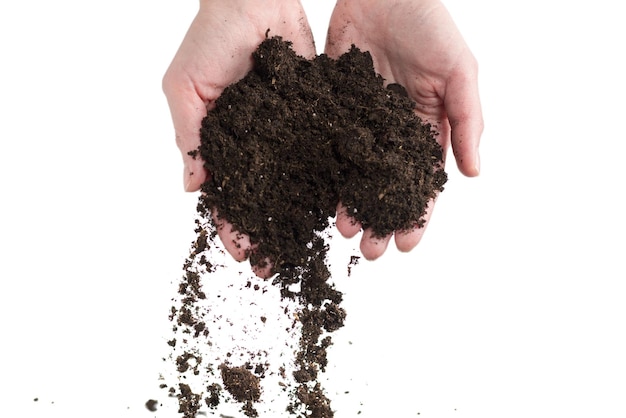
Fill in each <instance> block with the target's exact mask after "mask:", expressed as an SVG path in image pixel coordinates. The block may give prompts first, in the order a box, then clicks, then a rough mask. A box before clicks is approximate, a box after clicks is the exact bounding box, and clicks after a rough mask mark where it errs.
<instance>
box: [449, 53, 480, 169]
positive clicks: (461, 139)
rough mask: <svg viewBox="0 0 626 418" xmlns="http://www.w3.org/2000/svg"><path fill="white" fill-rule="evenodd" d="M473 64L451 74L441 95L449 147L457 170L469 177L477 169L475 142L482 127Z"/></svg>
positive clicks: (478, 163) (476, 145)
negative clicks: (449, 135) (457, 72)
mask: <svg viewBox="0 0 626 418" xmlns="http://www.w3.org/2000/svg"><path fill="white" fill-rule="evenodd" d="M475 68H476V66H475V65H474V66H473V70H471V71H470V72H466V73H462V74H455V75H453V76H452V77H451V78H450V80H449V82H448V86H447V88H446V95H445V99H444V105H445V108H446V113H447V115H448V121H449V122H450V128H451V130H452V132H451V144H452V151H453V153H454V157H455V159H456V163H457V166H458V167H459V170H460V171H461V173H463V174H465V175H466V176H469V177H474V176H477V175H478V174H479V173H480V156H479V153H478V145H479V143H480V136H481V135H482V132H483V129H484V122H483V115H482V109H481V105H480V98H479V95H478V82H477V71H476V69H475Z"/></svg>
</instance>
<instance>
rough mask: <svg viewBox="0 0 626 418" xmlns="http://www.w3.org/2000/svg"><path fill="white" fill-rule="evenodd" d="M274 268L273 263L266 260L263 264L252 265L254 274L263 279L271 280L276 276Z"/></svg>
mask: <svg viewBox="0 0 626 418" xmlns="http://www.w3.org/2000/svg"><path fill="white" fill-rule="evenodd" d="M272 268H273V265H272V263H271V262H270V260H269V258H266V259H265V260H263V262H261V263H258V264H254V265H252V272H253V273H254V274H256V275H257V276H258V277H260V278H261V279H269V278H270V277H272V276H273V275H274V273H273V269H272Z"/></svg>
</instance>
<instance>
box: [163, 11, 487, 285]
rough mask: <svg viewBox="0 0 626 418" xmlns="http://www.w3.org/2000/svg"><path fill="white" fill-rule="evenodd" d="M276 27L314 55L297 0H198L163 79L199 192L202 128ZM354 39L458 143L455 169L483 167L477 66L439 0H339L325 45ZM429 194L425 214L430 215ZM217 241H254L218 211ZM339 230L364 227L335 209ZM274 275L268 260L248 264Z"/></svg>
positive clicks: (445, 139) (375, 245) (473, 172)
mask: <svg viewBox="0 0 626 418" xmlns="http://www.w3.org/2000/svg"><path fill="white" fill-rule="evenodd" d="M268 28H270V35H271V36H274V35H280V36H282V37H283V38H284V39H286V40H289V41H291V42H292V43H293V48H294V50H295V51H296V52H297V53H298V54H299V55H302V56H305V57H307V58H311V57H313V56H314V55H315V46H314V42H313V37H312V34H311V30H310V27H309V24H308V22H307V20H306V16H305V13H304V10H303V9H302V6H301V4H300V2H299V1H298V0H269V1H263V2H259V1H256V0H201V1H200V8H199V11H198V14H197V16H196V18H195V19H194V21H193V22H192V24H191V26H190V28H189V30H188V32H187V34H186V36H185V38H184V40H183V42H182V44H181V46H180V48H179V50H178V52H177V53H176V55H175V57H174V59H173V60H172V63H171V64H170V67H169V68H168V70H167V72H166V74H165V76H164V78H163V90H164V92H165V95H166V97H167V100H168V104H169V107H170V111H171V115H172V121H173V125H174V131H175V134H176V143H177V145H178V147H179V149H180V151H181V153H182V156H183V163H184V173H183V181H184V187H185V190H186V191H188V192H193V191H197V190H199V188H200V186H201V185H202V183H203V182H204V181H206V179H207V176H209V175H210V174H209V173H207V171H206V170H205V169H204V167H203V162H202V161H201V160H199V159H193V158H192V157H191V156H189V155H188V154H187V153H188V152H189V151H192V150H195V149H196V148H197V147H198V146H199V144H200V136H199V128H200V125H201V121H202V118H203V117H204V115H205V114H206V112H207V110H210V109H211V108H212V106H213V104H214V102H215V99H216V98H217V97H219V95H220V94H221V92H222V91H223V89H224V88H225V87H226V86H228V85H229V84H232V83H234V82H236V81H238V80H240V79H241V78H242V77H243V76H244V75H245V74H246V73H247V72H248V71H249V70H250V69H251V68H252V59H251V54H252V52H253V51H254V50H255V49H256V47H257V46H258V45H259V43H260V42H261V41H262V40H263V39H265V36H266V31H267V29H268ZM352 44H355V45H356V46H358V47H359V48H360V49H362V50H365V51H370V53H371V54H372V57H373V59H374V66H375V69H376V71H377V72H378V73H380V74H381V75H382V76H383V78H384V79H385V81H386V82H387V83H394V82H396V83H400V84H402V85H403V86H405V87H406V88H407V91H408V92H409V95H410V96H411V98H413V100H415V102H416V103H417V108H416V112H417V114H418V115H419V116H420V117H421V118H422V119H423V120H425V121H427V122H430V123H431V124H432V125H433V126H435V127H436V129H437V130H438V131H439V132H440V134H439V135H438V141H439V142H440V144H441V145H442V147H443V148H444V150H446V149H448V148H449V147H450V146H451V148H452V151H453V154H454V157H455V159H456V163H457V167H458V169H459V170H460V172H461V173H463V174H464V175H466V176H469V177H473V176H477V175H478V173H479V170H480V167H479V164H480V163H479V155H478V145H479V141H480V136H481V134H482V130H483V119H482V111H481V106H480V99H479V95H478V83H477V71H478V70H477V64H476V60H475V59H474V56H473V55H472V53H471V51H470V50H469V48H468V46H467V45H466V43H465V41H464V39H463V37H462V36H461V34H460V33H459V31H458V29H457V27H456V25H455V24H454V22H453V20H452V18H451V17H450V15H449V13H448V11H447V10H446V9H445V7H444V6H443V4H442V3H441V2H440V1H439V0H385V1H380V0H339V1H338V2H337V4H336V6H335V9H334V11H333V14H332V17H331V20H330V25H329V29H328V38H327V43H326V47H325V52H326V53H327V54H328V55H329V56H331V57H337V56H339V55H341V54H342V53H344V52H346V51H347V50H348V49H349V48H350V46H351V45H352ZM433 205H434V202H431V204H430V206H429V210H428V213H427V215H426V217H425V220H426V224H427V223H428V220H429V218H430V215H431V213H432V208H433ZM214 220H215V221H216V223H217V225H218V233H219V236H220V239H221V240H222V242H223V243H224V246H225V248H226V250H227V251H228V252H229V253H230V254H231V255H232V256H233V257H234V258H235V259H236V260H238V261H243V260H245V259H246V258H247V255H248V253H249V251H250V250H251V249H252V248H251V246H250V240H249V239H248V237H247V236H245V235H241V234H238V233H236V232H235V231H233V229H232V225H230V224H228V223H227V222H224V221H223V220H220V219H218V217H217V216H216V214H214ZM336 225H337V229H338V230H339V232H340V233H341V234H342V235H343V236H345V237H347V238H352V237H354V236H355V235H357V234H358V233H359V232H360V231H361V230H362V226H361V225H360V224H359V223H358V222H356V221H355V220H354V219H353V218H351V217H350V216H348V214H347V213H346V211H345V208H343V206H342V205H341V204H339V205H338V207H337V220H336ZM424 229H425V227H423V228H414V229H412V230H410V231H396V232H395V233H394V234H390V235H388V236H387V237H383V238H375V237H374V236H373V234H372V231H371V230H367V229H366V230H365V231H364V232H363V234H362V236H361V243H360V249H361V252H362V254H363V256H364V257H365V258H366V259H369V260H374V259H376V258H378V257H380V256H381V255H382V254H383V253H384V252H385V250H386V248H387V246H388V244H389V242H390V241H391V239H392V237H393V236H395V244H396V247H397V248H398V249H399V250H400V251H403V252H406V251H410V250H412V249H413V248H414V247H415V246H416V245H417V244H418V243H419V241H420V240H421V238H422V235H423V234H424ZM252 267H253V270H254V272H255V273H256V274H257V275H258V276H260V277H269V276H270V274H271V266H266V267H264V268H258V267H255V266H252Z"/></svg>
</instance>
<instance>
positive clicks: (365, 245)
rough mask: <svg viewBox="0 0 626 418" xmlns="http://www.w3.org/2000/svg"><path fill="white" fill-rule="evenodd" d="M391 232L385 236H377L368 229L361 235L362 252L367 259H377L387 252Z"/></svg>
mask: <svg viewBox="0 0 626 418" xmlns="http://www.w3.org/2000/svg"><path fill="white" fill-rule="evenodd" d="M390 240H391V234H389V235H387V236H385V237H382V238H380V237H376V236H375V235H374V233H373V231H372V230H371V229H369V228H368V229H366V230H365V231H364V232H363V237H361V253H362V254H363V257H365V258H366V259H367V260H376V259H377V258H378V257H380V256H381V255H383V254H384V253H385V250H386V249H387V246H388V245H389V241H390Z"/></svg>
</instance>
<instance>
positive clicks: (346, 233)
mask: <svg viewBox="0 0 626 418" xmlns="http://www.w3.org/2000/svg"><path fill="white" fill-rule="evenodd" d="M335 224H336V226H337V230H338V231H339V233H340V234H341V235H342V236H343V237H345V238H352V237H354V236H355V235H356V234H358V233H359V231H361V228H362V226H361V223H360V222H358V221H357V220H356V219H354V218H353V217H351V216H349V215H348V209H347V208H346V207H345V206H344V205H342V204H341V202H339V204H338V205H337V220H336V221H335Z"/></svg>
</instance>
